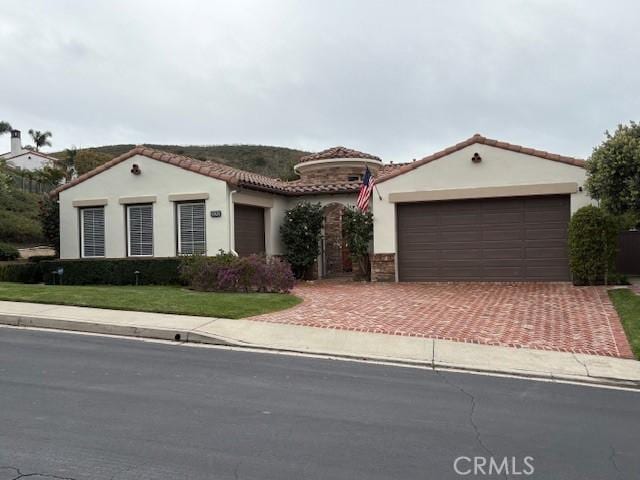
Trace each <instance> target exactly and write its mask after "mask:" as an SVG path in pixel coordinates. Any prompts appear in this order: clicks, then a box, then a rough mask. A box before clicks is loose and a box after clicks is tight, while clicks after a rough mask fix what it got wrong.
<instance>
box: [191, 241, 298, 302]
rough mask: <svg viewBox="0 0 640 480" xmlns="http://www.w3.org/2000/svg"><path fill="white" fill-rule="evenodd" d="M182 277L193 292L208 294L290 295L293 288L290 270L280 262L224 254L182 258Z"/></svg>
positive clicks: (284, 263)
mask: <svg viewBox="0 0 640 480" xmlns="http://www.w3.org/2000/svg"><path fill="white" fill-rule="evenodd" d="M180 275H181V278H182V280H183V281H185V282H186V283H187V284H188V285H189V286H190V287H191V288H193V289H194V290H199V291H205V292H215V291H227V292H265V293H287V292H289V291H290V290H291V289H292V288H293V284H294V276H293V272H292V271H291V267H290V266H289V264H288V263H287V262H285V261H283V260H281V259H279V258H275V257H265V256H262V255H249V256H248V257H236V256H235V255H231V254H229V253H224V252H222V251H221V252H220V253H219V254H218V255H216V256H215V257H204V256H192V257H183V258H182V264H181V265H180Z"/></svg>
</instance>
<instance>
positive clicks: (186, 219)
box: [178, 202, 207, 255]
mask: <svg viewBox="0 0 640 480" xmlns="http://www.w3.org/2000/svg"><path fill="white" fill-rule="evenodd" d="M178 253H179V254H181V255H194V254H205V253H207V242H206V237H205V208H204V202H194V203H179V204H178Z"/></svg>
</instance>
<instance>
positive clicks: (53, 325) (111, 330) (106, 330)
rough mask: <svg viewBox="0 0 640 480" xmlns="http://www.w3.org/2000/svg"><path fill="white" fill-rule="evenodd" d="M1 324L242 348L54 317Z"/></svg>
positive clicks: (170, 332)
mask: <svg viewBox="0 0 640 480" xmlns="http://www.w3.org/2000/svg"><path fill="white" fill-rule="evenodd" d="M0 324H2V325H9V326H12V327H27V328H28V327H34V328H48V329H55V330H68V331H74V332H85V333H98V334H103V335H117V336H122V337H135V338H150V339H154V340H168V341H177V342H191V343H207V344H210V345H226V346H240V344H236V343H234V342H231V341H227V340H222V339H218V338H216V337H209V336H206V335H201V334H197V333H194V332H192V331H191V330H180V329H165V328H154V327H131V326H127V325H114V324H111V323H110V324H104V323H91V322H83V321H75V320H66V319H62V318H53V317H38V316H25V315H18V314H16V315H13V314H6V313H2V314H0Z"/></svg>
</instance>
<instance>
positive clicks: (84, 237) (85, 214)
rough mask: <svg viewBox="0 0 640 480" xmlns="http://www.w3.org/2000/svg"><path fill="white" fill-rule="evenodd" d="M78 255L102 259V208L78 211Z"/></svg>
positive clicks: (88, 208)
mask: <svg viewBox="0 0 640 480" xmlns="http://www.w3.org/2000/svg"><path fill="white" fill-rule="evenodd" d="M80 255H81V256H82V257H83V258H94V257H104V207H87V208H81V209H80Z"/></svg>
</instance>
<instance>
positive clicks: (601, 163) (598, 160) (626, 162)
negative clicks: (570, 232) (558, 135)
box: [586, 122, 640, 215]
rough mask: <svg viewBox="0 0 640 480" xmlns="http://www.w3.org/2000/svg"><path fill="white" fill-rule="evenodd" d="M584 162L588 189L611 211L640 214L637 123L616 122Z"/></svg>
mask: <svg viewBox="0 0 640 480" xmlns="http://www.w3.org/2000/svg"><path fill="white" fill-rule="evenodd" d="M605 135H606V138H605V140H604V142H602V143H601V144H600V145H598V146H597V147H596V148H594V149H593V153H592V154H591V157H590V158H589V160H588V161H587V172H588V178H587V183H586V186H587V190H588V191H589V194H590V195H591V197H593V198H595V199H596V200H600V202H601V205H602V206H603V207H604V208H605V209H606V210H608V211H609V212H611V213H613V214H618V215H619V214H638V213H640V124H638V123H636V122H630V123H629V125H618V128H617V129H616V131H615V132H614V133H613V135H612V134H611V133H609V132H608V131H607V132H605Z"/></svg>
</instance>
